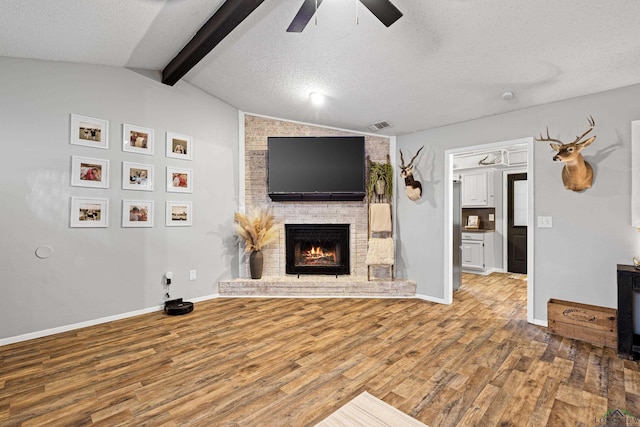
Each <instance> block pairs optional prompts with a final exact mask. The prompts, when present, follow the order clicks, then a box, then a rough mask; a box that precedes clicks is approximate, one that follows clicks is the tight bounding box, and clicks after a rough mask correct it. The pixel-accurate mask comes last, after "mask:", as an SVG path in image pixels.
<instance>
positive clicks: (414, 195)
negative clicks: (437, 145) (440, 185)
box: [400, 145, 424, 201]
mask: <svg viewBox="0 0 640 427" xmlns="http://www.w3.org/2000/svg"><path fill="white" fill-rule="evenodd" d="M423 148H424V145H423V146H422V147H420V150H418V152H417V153H416V155H415V156H413V157H412V158H411V161H410V162H409V164H408V165H406V166H405V165H404V156H403V155H402V150H400V161H401V162H402V164H401V165H400V176H401V177H403V178H404V185H405V190H406V191H407V196H409V200H413V201H416V200H418V199H419V198H420V197H422V184H421V183H420V181H416V180H415V179H414V178H413V161H414V160H415V159H416V157H418V154H420V151H421V150H422V149H423Z"/></svg>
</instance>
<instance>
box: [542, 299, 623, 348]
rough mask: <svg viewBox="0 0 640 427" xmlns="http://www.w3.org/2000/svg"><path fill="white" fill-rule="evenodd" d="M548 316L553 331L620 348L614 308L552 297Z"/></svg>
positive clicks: (548, 307) (596, 343)
mask: <svg viewBox="0 0 640 427" xmlns="http://www.w3.org/2000/svg"><path fill="white" fill-rule="evenodd" d="M547 316H548V317H547V318H548V319H549V332H551V333H552V334H557V335H560V336H563V337H567V338H573V339H576V340H581V341H586V342H588V343H591V344H595V345H600V346H603V347H611V348H615V349H617V348H618V329H617V313H616V310H615V309H613V308H605V307H598V306H595V305H587V304H580V303H576V302H570V301H561V300H557V299H550V300H549V302H548V303H547Z"/></svg>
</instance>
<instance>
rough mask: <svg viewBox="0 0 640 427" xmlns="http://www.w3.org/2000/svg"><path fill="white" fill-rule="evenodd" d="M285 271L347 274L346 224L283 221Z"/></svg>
mask: <svg viewBox="0 0 640 427" xmlns="http://www.w3.org/2000/svg"><path fill="white" fill-rule="evenodd" d="M285 235H286V263H287V264H286V272H287V274H336V275H337V274H349V272H350V266H349V262H350V260H349V224H285Z"/></svg>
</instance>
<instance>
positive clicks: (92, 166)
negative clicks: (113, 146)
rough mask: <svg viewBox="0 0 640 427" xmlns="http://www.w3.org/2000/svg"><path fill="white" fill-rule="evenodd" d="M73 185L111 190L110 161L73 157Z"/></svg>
mask: <svg viewBox="0 0 640 427" xmlns="http://www.w3.org/2000/svg"><path fill="white" fill-rule="evenodd" d="M71 185H72V186H74V187H92V188H109V160H106V159H95V158H90V157H80V156H71Z"/></svg>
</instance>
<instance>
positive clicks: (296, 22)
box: [287, 0, 322, 33]
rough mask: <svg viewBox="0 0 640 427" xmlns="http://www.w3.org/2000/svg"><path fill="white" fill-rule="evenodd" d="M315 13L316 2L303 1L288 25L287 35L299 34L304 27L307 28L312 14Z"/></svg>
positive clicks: (320, 0) (320, 1)
mask: <svg viewBox="0 0 640 427" xmlns="http://www.w3.org/2000/svg"><path fill="white" fill-rule="evenodd" d="M320 3H322V0H318V7H320ZM314 13H316V0H304V3H302V6H300V10H299V11H298V13H297V14H296V16H295V17H294V18H293V21H291V24H289V28H287V33H301V32H302V30H304V27H306V26H307V24H308V23H309V21H310V20H311V17H312V16H313V14H314Z"/></svg>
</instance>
